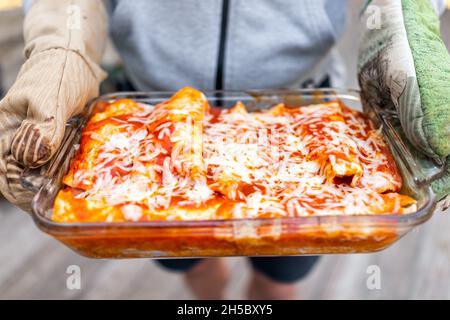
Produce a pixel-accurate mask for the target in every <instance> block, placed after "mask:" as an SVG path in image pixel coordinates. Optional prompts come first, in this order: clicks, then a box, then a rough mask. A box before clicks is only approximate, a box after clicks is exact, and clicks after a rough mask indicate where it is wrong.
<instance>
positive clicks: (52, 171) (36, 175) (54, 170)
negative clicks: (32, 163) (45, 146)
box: [20, 117, 84, 193]
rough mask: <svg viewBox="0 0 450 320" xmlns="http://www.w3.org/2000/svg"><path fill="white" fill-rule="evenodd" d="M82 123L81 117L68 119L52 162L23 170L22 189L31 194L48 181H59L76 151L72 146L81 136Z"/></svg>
mask: <svg viewBox="0 0 450 320" xmlns="http://www.w3.org/2000/svg"><path fill="white" fill-rule="evenodd" d="M83 123H84V118H83V117H74V118H72V119H70V120H69V121H68V123H67V125H66V131H65V133H64V137H63V140H62V142H61V147H60V148H59V150H58V151H57V152H56V154H55V156H54V157H53V158H52V160H51V161H50V162H49V163H47V164H46V165H44V166H42V167H39V168H36V169H31V168H29V169H25V170H24V171H23V172H22V175H21V177H20V182H21V184H22V187H23V188H25V189H26V190H29V191H31V192H33V193H37V192H38V191H39V189H40V188H41V187H42V186H43V185H45V184H47V183H48V182H50V181H60V180H62V176H61V177H59V176H58V175H62V174H65V173H66V171H67V170H61V168H62V167H66V166H68V164H69V163H70V161H69V160H70V159H72V156H73V155H74V152H75V151H76V150H77V148H76V147H74V145H76V144H77V143H78V140H79V137H80V135H81V130H80V129H81V127H82V125H83ZM58 179H60V180H58Z"/></svg>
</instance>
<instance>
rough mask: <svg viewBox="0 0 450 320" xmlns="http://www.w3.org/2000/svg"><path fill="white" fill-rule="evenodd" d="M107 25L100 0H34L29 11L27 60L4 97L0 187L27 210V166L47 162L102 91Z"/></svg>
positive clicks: (0, 124) (0, 121)
mask: <svg viewBox="0 0 450 320" xmlns="http://www.w3.org/2000/svg"><path fill="white" fill-rule="evenodd" d="M106 26H107V20H106V12H105V9H104V7H103V3H102V1H101V0H95V1H93V0H40V1H35V2H34V4H33V5H32V6H31V8H30V11H29V12H28V14H27V16H26V19H25V22H24V37H25V56H26V58H27V60H26V61H25V63H24V65H23V66H22V68H21V70H20V72H19V74H18V76H17V79H16V81H15V83H14V84H13V86H12V87H11V89H10V90H9V91H8V93H7V94H6V96H5V97H4V99H3V100H1V101H0V191H1V193H2V194H3V195H4V196H5V198H6V199H7V200H9V201H10V202H12V203H13V204H15V205H17V206H19V207H20V208H22V209H24V210H25V211H29V210H30V202H31V199H32V197H33V194H32V193H31V192H29V191H27V190H24V188H23V187H22V186H21V183H20V177H21V175H22V172H23V170H24V169H25V168H37V167H40V166H42V165H44V164H45V163H47V162H48V161H49V160H50V159H51V158H52V156H53V155H54V154H55V152H56V151H57V150H58V148H59V145H60V143H61V140H62V138H63V136H64V130H65V125H66V122H67V120H68V119H69V118H71V117H72V116H74V115H76V114H77V113H79V112H80V111H81V110H82V109H83V107H84V106H85V104H86V103H87V101H88V100H89V99H92V98H94V97H96V96H97V95H98V88H99V84H100V82H101V81H102V80H103V79H104V76H105V74H104V72H103V71H102V70H101V69H100V68H99V66H98V63H99V61H100V59H101V56H102V53H103V49H104V44H105V41H106V37H107V30H106Z"/></svg>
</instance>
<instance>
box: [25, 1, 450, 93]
mask: <svg viewBox="0 0 450 320" xmlns="http://www.w3.org/2000/svg"><path fill="white" fill-rule="evenodd" d="M43 1H45V0H43ZM104 1H106V3H107V7H108V12H109V16H110V19H109V25H110V32H111V37H112V39H113V42H114V44H115V46H116V48H117V49H118V51H119V53H120V55H121V57H122V59H123V61H124V63H125V69H126V72H127V75H128V77H129V79H130V80H131V82H132V84H133V85H134V86H135V87H136V88H137V89H139V90H176V89H178V88H180V87H182V86H186V85H190V86H194V87H196V88H199V89H203V90H205V89H249V88H253V89H256V88H281V87H300V86H304V84H305V83H306V84H309V85H315V84H316V85H317V84H319V83H321V82H322V81H323V80H324V79H325V78H326V77H327V76H329V78H330V81H331V83H330V85H332V86H342V85H343V80H344V72H343V68H342V64H341V63H340V61H339V58H338V55H337V53H336V52H335V50H334V49H333V48H334V45H335V43H336V41H337V40H338V38H339V36H340V35H341V33H342V31H343V29H344V27H345V15H346V12H347V0H104ZM29 2H30V0H28V1H25V4H27V3H29ZM363 2H364V1H361V4H363ZM433 2H434V4H435V5H436V4H439V5H440V6H443V5H444V2H445V1H444V0H433ZM355 50H357V45H356V42H355Z"/></svg>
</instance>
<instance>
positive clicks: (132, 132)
mask: <svg viewBox="0 0 450 320" xmlns="http://www.w3.org/2000/svg"><path fill="white" fill-rule="evenodd" d="M64 183H65V184H66V185H67V187H66V188H65V189H64V190H62V191H61V192H60V193H59V195H58V197H57V199H56V201H55V208H54V214H53V219H55V220H57V221H148V220H205V219H206V220H208V219H231V218H235V219H241V218H270V217H298V216H308V215H325V214H327V215H328V214H334V215H357V214H384V213H398V214H401V213H405V212H408V211H411V210H414V203H415V201H414V200H413V199H411V198H410V197H408V196H405V195H401V194H399V193H398V190H399V189H400V187H401V179H400V176H399V174H398V172H397V169H396V167H395V164H394V162H393V161H392V158H391V156H390V153H389V150H388V148H387V146H386V144H385V142H384V140H383V138H382V136H381V133H380V131H379V130H376V129H375V128H373V126H372V124H371V123H370V122H369V121H368V120H367V119H366V118H364V116H363V115H362V114H361V113H359V112H357V111H353V110H350V109H349V108H347V107H346V106H344V105H343V104H342V103H340V102H339V101H334V102H329V103H326V104H319V105H314V106H308V107H292V108H291V107H287V106H285V105H283V104H280V105H277V106H274V107H273V108H271V109H269V110H266V111H261V112H252V113H250V112H248V111H247V110H246V107H245V105H244V104H242V103H238V104H237V105H236V106H235V107H234V108H232V109H230V110H219V109H215V108H210V107H209V105H208V102H207V100H206V98H205V97H204V95H203V94H202V93H200V92H199V91H197V90H194V89H192V88H185V89H183V90H180V91H179V92H178V93H177V94H175V95H174V96H173V97H172V98H171V99H169V100H168V101H166V102H164V103H161V104H159V105H157V106H154V107H153V106H147V105H142V104H138V103H135V102H133V101H131V100H117V101H114V102H112V103H110V104H101V105H100V106H98V107H97V108H96V110H95V112H94V115H93V116H92V118H91V119H90V121H89V122H88V124H87V126H86V127H85V129H84V132H83V137H82V141H81V145H80V150H79V152H78V154H77V156H76V158H75V160H74V161H73V162H72V164H71V168H70V170H69V173H68V174H67V175H66V177H65V178H64Z"/></svg>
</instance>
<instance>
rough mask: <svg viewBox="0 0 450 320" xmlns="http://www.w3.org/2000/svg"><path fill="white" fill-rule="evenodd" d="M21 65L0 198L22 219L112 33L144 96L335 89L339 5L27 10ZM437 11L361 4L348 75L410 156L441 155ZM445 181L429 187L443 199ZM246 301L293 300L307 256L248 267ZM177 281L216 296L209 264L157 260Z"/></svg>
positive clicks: (448, 94)
mask: <svg viewBox="0 0 450 320" xmlns="http://www.w3.org/2000/svg"><path fill="white" fill-rule="evenodd" d="M25 6H26V11H27V15H26V18H25V22H24V37H25V44H26V46H25V56H26V62H25V63H24V65H23V66H22V68H21V70H20V72H19V74H18V76H17V80H16V82H15V84H14V85H13V86H12V88H11V89H10V90H9V92H8V93H7V94H6V96H5V98H4V99H3V100H2V101H1V102H0V129H1V131H0V190H1V192H2V193H3V195H4V196H5V197H6V198H7V199H8V200H9V201H11V202H12V203H14V204H16V205H17V206H19V207H21V208H23V209H24V210H29V209H30V201H31V198H32V196H33V194H32V193H31V192H30V191H27V190H24V189H23V187H22V186H21V184H20V177H21V174H22V172H23V170H24V169H25V168H36V167H39V166H42V165H44V164H45V163H47V162H48V161H49V159H51V158H52V156H53V155H54V154H55V152H56V150H57V149H58V147H59V145H60V143H61V140H62V137H63V134H64V128H65V123H66V121H67V120H68V119H69V118H70V117H72V116H74V115H76V114H77V113H79V112H80V111H81V110H82V108H83V106H84V105H85V103H86V102H87V101H88V100H89V99H91V98H93V97H95V96H97V95H98V92H99V84H100V82H101V81H102V80H103V79H104V78H105V73H104V72H103V71H102V70H101V69H100V67H99V63H100V60H101V57H102V53H103V50H104V46H105V42H106V39H107V33H108V23H107V18H108V17H109V33H110V35H111V37H112V40H113V42H114V44H115V46H116V47H117V49H118V52H119V53H120V56H121V58H122V59H123V62H124V66H125V70H126V74H127V77H128V78H129V81H130V83H131V84H132V85H133V86H134V87H135V88H136V89H137V90H142V91H152V90H158V91H160V90H176V89H179V88H180V87H183V86H187V85H189V86H193V87H196V88H198V89H201V90H208V89H219V90H221V89H225V90H227V89H229V90H232V89H238V90H243V89H250V88H252V89H256V88H258V89H264V88H281V87H289V88H298V87H302V86H303V87H305V86H320V85H322V86H323V85H325V86H333V87H336V86H342V79H343V71H344V70H343V68H342V66H341V64H340V62H339V58H338V55H337V53H336V49H335V44H336V42H337V40H338V39H339V36H340V35H341V33H342V32H343V30H344V27H345V13H346V6H347V1H346V0H283V1H274V0H245V1H243V0H216V1H195V0H184V1H163V0H153V1H148V0H134V1H124V0H109V1H105V2H103V1H101V0H35V1H25ZM444 6H445V1H444V0H372V1H370V3H369V5H368V6H367V7H366V8H365V12H366V15H365V16H364V17H363V19H365V20H363V22H364V27H365V30H364V35H363V38H362V42H361V48H360V56H359V64H358V75H359V82H360V86H361V90H362V91H361V96H362V99H363V102H364V103H367V104H376V105H377V106H380V107H383V108H390V109H392V110H393V111H394V112H397V114H398V116H399V119H400V122H401V125H402V127H403V130H404V132H405V134H406V136H407V137H408V139H409V141H410V142H411V144H412V145H414V146H415V147H416V148H417V149H418V150H419V151H420V152H422V153H423V154H424V155H426V156H427V157H429V158H434V159H446V158H447V159H448V156H449V154H450V126H449V123H450V56H449V54H448V52H447V50H446V48H445V45H444V43H443V41H442V39H441V37H440V34H439V20H438V15H437V14H438V13H441V12H442V11H443V9H444ZM449 181H450V173H449V172H448V171H447V173H446V175H445V176H443V177H442V178H441V179H440V180H439V181H436V182H435V183H434V184H433V188H434V191H435V193H436V195H437V197H438V198H439V199H443V198H444V197H445V196H447V195H448V194H449V189H450V182H449ZM250 262H251V264H252V266H253V270H254V272H253V276H252V278H251V283H250V285H249V290H248V296H249V297H250V298H254V299H262V298H293V297H294V296H295V295H294V293H295V287H294V284H295V283H296V282H297V281H298V280H299V279H301V278H302V277H304V276H305V275H306V274H307V273H308V272H309V271H310V270H311V268H312V267H313V266H314V265H315V263H316V262H317V257H276V258H270V257H259V258H251V260H250ZM160 264H161V265H163V266H164V267H166V268H168V269H170V270H175V271H184V272H186V273H185V275H186V281H187V282H188V284H189V286H190V288H191V289H192V290H193V292H194V293H195V294H196V295H197V296H198V297H200V298H222V297H223V289H224V286H225V284H226V282H227V277H228V276H227V270H226V268H225V265H224V264H223V261H222V260H220V259H206V260H195V259H187V260H161V261H160Z"/></svg>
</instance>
